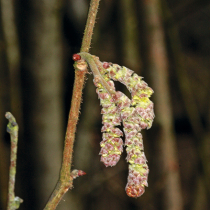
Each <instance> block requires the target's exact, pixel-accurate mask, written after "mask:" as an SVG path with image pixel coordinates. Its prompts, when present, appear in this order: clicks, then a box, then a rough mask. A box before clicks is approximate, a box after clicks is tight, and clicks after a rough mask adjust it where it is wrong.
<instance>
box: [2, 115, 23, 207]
mask: <svg viewBox="0 0 210 210" xmlns="http://www.w3.org/2000/svg"><path fill="white" fill-rule="evenodd" d="M5 117H6V118H7V119H8V120H9V123H8V125H7V132H8V133H9V134H10V138H11V155H10V170H9V186H8V203H7V210H15V209H18V208H19V206H20V204H21V203H22V202H23V200H22V199H21V198H19V197H15V174H16V160H17V143H18V124H17V123H16V120H15V118H14V117H13V115H12V114H11V113H10V112H7V113H6V114H5Z"/></svg>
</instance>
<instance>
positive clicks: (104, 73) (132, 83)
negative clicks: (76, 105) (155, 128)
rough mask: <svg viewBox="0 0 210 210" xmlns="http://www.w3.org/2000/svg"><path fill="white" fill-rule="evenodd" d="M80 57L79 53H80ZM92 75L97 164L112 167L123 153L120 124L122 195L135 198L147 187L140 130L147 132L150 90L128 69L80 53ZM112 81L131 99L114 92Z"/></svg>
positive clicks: (149, 116) (150, 119)
mask: <svg viewBox="0 0 210 210" xmlns="http://www.w3.org/2000/svg"><path fill="white" fill-rule="evenodd" d="M81 54H82V53H81ZM83 55H84V56H83V58H84V59H85V58H88V59H85V60H86V61H87V62H88V64H89V66H90V68H91V70H92V72H93V74H94V84H95V86H96V88H97V89H96V92H97V94H98V97H99V98H100V102H101V106H102V107H103V108H102V111H101V113H102V115H103V116H102V123H103V127H102V130H101V131H102V132H103V140H102V141H101V143H100V145H101V151H100V154H101V161H102V162H104V164H105V165H106V166H114V165H116V163H117V162H118V161H119V159H120V155H121V153H122V150H123V141H122V139H121V136H123V132H122V131H121V130H120V129H119V128H117V127H116V126H119V125H121V122H122V123H123V131H124V134H125V143H124V145H125V146H126V152H127V158H126V159H127V161H128V162H129V174H128V182H127V185H126V193H127V195H128V196H130V197H139V196H141V195H142V194H143V193H144V190H145V189H144V187H145V186H148V183H147V178H148V173H149V169H148V165H147V159H146V156H145V154H144V146H143V138H142V134H141V130H142V129H146V128H147V129H149V128H150V127H151V126H152V122H153V119H154V109H153V103H152V101H150V99H149V98H150V96H151V95H152V93H153V90H152V89H151V88H150V87H148V85H147V83H146V82H144V81H143V80H142V77H140V76H138V75H137V74H135V73H134V72H133V71H132V70H130V69H128V68H126V67H121V66H119V65H117V64H112V63H107V62H103V63H102V62H101V61H99V59H98V58H97V57H95V56H92V57H89V56H91V55H90V54H88V55H87V53H83ZM113 81H118V82H121V83H122V84H124V85H125V86H126V87H127V89H128V90H129V91H130V93H131V99H129V98H128V97H127V96H126V95H125V94H123V93H122V92H120V91H115V86H114V82H113Z"/></svg>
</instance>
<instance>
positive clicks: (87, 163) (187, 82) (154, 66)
mask: <svg viewBox="0 0 210 210" xmlns="http://www.w3.org/2000/svg"><path fill="white" fill-rule="evenodd" d="M88 7H89V1H88V0H76V1H75V0H74V1H73V0H62V1H59V0H19V1H14V0H1V1H0V13H1V15H0V209H6V200H7V183H8V171H9V155H10V137H9V134H8V133H6V125H7V120H6V119H5V117H4V115H5V112H6V111H11V112H12V113H13V115H14V116H15V117H16V120H17V122H18V124H19V127H20V131H19V143H18V159H17V177H16V195H17V196H19V197H21V198H23V199H24V203H22V204H21V206H20V209H21V210H26V209H27V210H28V209H30V210H37V209H43V208H44V206H45V204H46V202H47V200H48V197H49V196H50V194H51V192H52V190H53V188H54V186H55V184H56V182H57V180H58V177H59V169H60V166H61V160H62V147H63V143H64V136H65V129H66V124H67V119H68V113H69V108H70V103H71V94H72V88H73V82H74V69H73V61H72V54H74V53H77V52H79V50H80V47H81V41H82V36H83V31H84V28H85V23H86V17H87V12H88ZM90 53H91V54H94V55H97V56H99V57H100V60H102V61H108V62H113V63H117V64H119V65H122V66H123V65H124V66H126V67H128V68H130V69H132V70H134V71H135V72H136V73H138V74H139V75H141V76H143V77H144V80H145V81H146V82H147V83H148V84H149V86H150V87H152V88H153V89H154V92H155V93H154V94H153V96H152V98H151V100H152V101H154V103H155V114H156V118H155V121H154V124H153V127H152V128H151V129H150V130H148V131H144V132H143V136H144V144H145V154H146V156H147V159H148V165H149V167H150V174H149V180H148V182H149V187H148V188H146V191H145V193H144V195H143V196H142V197H140V198H138V199H133V198H129V197H127V195H126V193H125V190H124V189H125V185H126V182H127V173H128V164H127V163H126V161H125V157H126V154H125V152H124V153H123V157H122V158H121V160H120V161H119V163H118V164H117V165H116V166H115V167H113V168H106V167H105V166H104V165H103V164H102V163H101V162H100V156H99V155H98V153H99V151H100V145H99V142H100V141H101V138H102V134H101V131H100V129H101V115H100V103H99V100H98V98H97V95H96V93H95V88H94V85H93V82H92V80H93V76H92V75H87V81H86V85H85V88H84V94H83V103H82V106H81V115H80V120H79V124H78V130H77V133H76V141H75V147H74V155H73V168H76V169H81V170H83V171H85V172H86V173H87V175H86V176H84V177H80V178H78V179H76V180H75V181H74V188H73V189H72V190H70V191H69V192H68V193H67V194H66V195H65V196H64V198H63V200H62V201H61V203H60V204H59V206H58V208H57V209H58V210H67V209H68V210H70V209H72V210H73V209H74V210H99V209H100V210H107V209H109V210H116V209H119V210H124V209H126V210H137V209H142V210H143V209H144V210H156V209H158V210H159V209H164V210H165V209H167V210H179V209H180V210H182V209H189V210H198V209H199V210H206V209H210V200H209V198H210V106H209V105H210V99H209V89H210V82H209V80H210V59H209V58H210V2H209V1H208V0H185V1H183V0H101V2H100V7H99V13H98V16H97V23H96V27H95V29H94V35H93V40H92V46H91V50H90ZM117 89H118V90H121V91H125V89H124V88H123V86H121V85H120V84H117Z"/></svg>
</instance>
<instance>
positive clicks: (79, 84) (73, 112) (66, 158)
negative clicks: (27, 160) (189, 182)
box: [44, 0, 100, 210]
mask: <svg viewBox="0 0 210 210" xmlns="http://www.w3.org/2000/svg"><path fill="white" fill-rule="evenodd" d="M99 1H100V0H91V2H90V9H89V13H88V19H87V23H86V28H85V32H84V36H83V41H82V47H81V52H88V51H89V49H90V44H91V39H92V34H93V28H94V25H95V18H96V14H97V11H98V6H99ZM82 62H83V63H82ZM81 65H82V66H83V69H82V70H81V68H78V66H80V67H81ZM74 67H75V81H74V88H73V96H72V101H71V109H70V113H69V119H68V125H67V130H66V137H65V143H64V151H63V162H62V167H61V171H60V178H59V181H58V183H57V184H56V187H55V189H54V191H53V193H52V195H51V197H50V199H49V201H48V203H47V205H46V207H45V208H44V209H45V210H53V209H55V208H56V207H57V205H58V203H59V202H60V200H61V198H62V197H63V196H64V194H65V193H66V192H67V191H68V190H69V188H72V186H73V178H74V177H73V174H72V173H71V163H72V154H73V144H74V139H75V132H76V125H77V122H78V117H79V109H80V104H81V101H82V89H83V86H84V81H85V75H86V73H87V64H86V63H84V61H82V60H80V61H77V62H76V63H75V65H74Z"/></svg>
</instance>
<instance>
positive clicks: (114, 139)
mask: <svg viewBox="0 0 210 210" xmlns="http://www.w3.org/2000/svg"><path fill="white" fill-rule="evenodd" d="M107 83H108V84H109V86H110V87H112V89H114V83H113V82H112V81H108V82H107ZM94 84H95V86H96V87H97V89H96V92H97V94H98V97H99V99H100V102H101V105H102V107H103V108H102V111H101V114H102V115H103V116H102V123H103V127H102V129H101V131H102V132H103V140H102V141H101V143H100V146H101V151H100V153H99V154H100V155H101V161H102V162H103V163H104V165H105V166H106V167H107V166H115V165H116V164H117V162H118V161H119V159H120V155H121V153H122V151H123V141H122V139H121V138H120V137H121V136H123V132H122V131H121V130H120V129H119V128H116V126H118V125H121V118H120V113H119V110H118V108H117V106H116V105H115V103H114V101H113V99H112V97H111V96H110V95H109V93H108V92H107V91H106V89H105V88H104V87H103V86H102V85H101V83H99V82H98V81H95V80H94Z"/></svg>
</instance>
